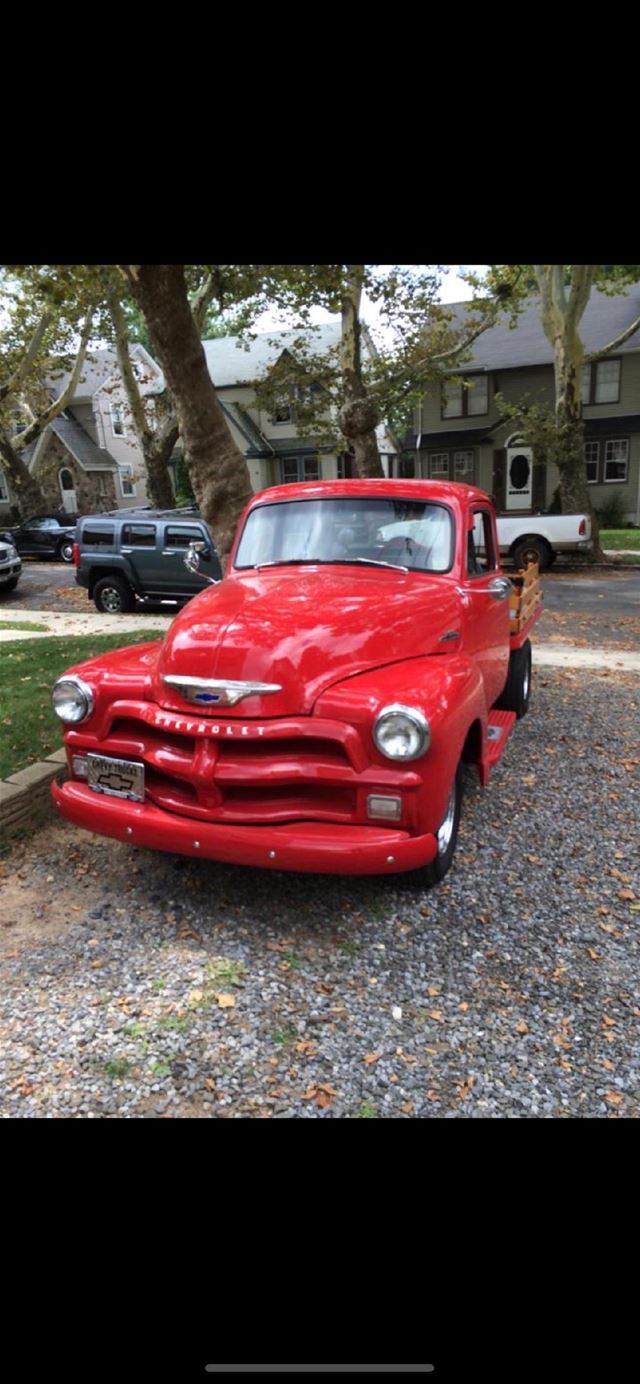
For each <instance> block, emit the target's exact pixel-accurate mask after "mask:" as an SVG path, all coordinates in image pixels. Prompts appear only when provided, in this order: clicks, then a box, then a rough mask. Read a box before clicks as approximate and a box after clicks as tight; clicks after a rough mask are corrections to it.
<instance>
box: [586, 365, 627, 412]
mask: <svg viewBox="0 0 640 1384" xmlns="http://www.w3.org/2000/svg"><path fill="white" fill-rule="evenodd" d="M619 401H620V361H619V360H596V361H592V362H591V364H589V365H585V366H584V368H583V371H582V402H583V404H617V403H619Z"/></svg>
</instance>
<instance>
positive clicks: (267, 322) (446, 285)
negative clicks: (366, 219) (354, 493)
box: [253, 264, 489, 333]
mask: <svg viewBox="0 0 640 1384" xmlns="http://www.w3.org/2000/svg"><path fill="white" fill-rule="evenodd" d="M389 267H391V266H389ZM420 267H422V266H420ZM488 267H489V266H488V265H486V264H469V265H464V266H463V265H460V264H453V265H452V266H451V269H450V270H449V273H448V274H445V275H443V279H442V284H441V286H440V294H439V301H440V302H441V303H461V302H464V301H466V300H467V299H468V298H471V297H472V289H471V288H470V287H469V285H468V284H466V283H464V282H463V281H462V279H461V278H460V277H459V272H458V271H459V270H461V269H462V268H465V269H472V270H475V272H476V273H483V272H484V271H485V270H486V269H488ZM416 268H418V266H417V265H416ZM362 316H363V318H364V320H365V322H366V323H367V324H368V325H369V326H370V327H376V326H377V327H379V326H380V323H379V320H378V312H377V309H376V307H375V305H374V304H373V303H371V302H369V301H368V300H367V298H366V295H365V297H364V299H363V311H362ZM331 320H332V319H331V315H330V314H329V313H328V312H327V311H326V309H325V308H312V309H311V321H312V322H314V323H322V322H330V321H331ZM286 325H287V323H286V321H285V320H284V319H281V318H280V317H278V315H277V313H273V312H263V313H262V315H261V316H260V317H259V318H258V319H257V321H256V322H255V324H254V327H253V330H254V331H257V332H269V331H277V330H278V329H282V328H283V327H285V326H286ZM381 330H382V331H383V333H384V328H382V329H381Z"/></svg>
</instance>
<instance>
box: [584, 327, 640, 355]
mask: <svg viewBox="0 0 640 1384" xmlns="http://www.w3.org/2000/svg"><path fill="white" fill-rule="evenodd" d="M637 331H640V317H636V320H635V322H632V323H631V326H630V327H627V328H626V330H625V331H624V332H621V333H620V335H619V336H615V337H614V338H613V341H609V342H608V344H607V345H606V346H602V347H601V349H600V350H599V351H592V352H591V354H590V355H588V356H585V358H584V360H585V365H589V364H590V362H591V361H592V360H600V357H601V356H608V355H609V353H610V352H611V351H617V349H618V346H622V345H623V343H624V342H625V341H628V340H629V337H630V336H633V334H634V332H637Z"/></svg>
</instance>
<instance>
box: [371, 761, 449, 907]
mask: <svg viewBox="0 0 640 1384" xmlns="http://www.w3.org/2000/svg"><path fill="white" fill-rule="evenodd" d="M461 808H462V764H459V765H458V768H457V770H456V776H455V778H454V780H453V784H452V786H451V794H450V797H449V802H448V804H447V810H446V812H445V815H444V819H443V821H442V824H441V826H440V828H439V832H438V835H440V833H444V835H443V838H442V840H441V842H440V843H439V846H438V854H437V856H436V858H435V860H433V861H432V863H431V864H430V865H423V866H421V868H420V869H418V870H409V871H408V872H407V873H406V874H403V875H389V876H387V878H388V879H389V883H390V884H391V885H392V886H393V887H394V888H396V889H397V888H398V886H402V885H404V886H405V888H409V889H432V888H433V886H434V885H435V884H439V883H440V881H441V880H443V879H444V877H445V875H446V874H447V871H448V870H449V869H450V868H451V862H452V860H453V857H454V855H455V850H456V846H457V844H458V828H459V826H460V811H461Z"/></svg>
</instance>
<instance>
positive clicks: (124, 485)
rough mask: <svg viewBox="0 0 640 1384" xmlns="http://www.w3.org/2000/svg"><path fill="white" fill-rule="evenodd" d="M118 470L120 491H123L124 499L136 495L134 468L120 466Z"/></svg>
mask: <svg viewBox="0 0 640 1384" xmlns="http://www.w3.org/2000/svg"><path fill="white" fill-rule="evenodd" d="M118 470H119V473H120V489H121V491H122V496H123V498H124V499H126V498H128V497H129V496H131V495H135V493H136V488H135V485H134V484H133V467H132V466H120V467H119V468H118Z"/></svg>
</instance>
